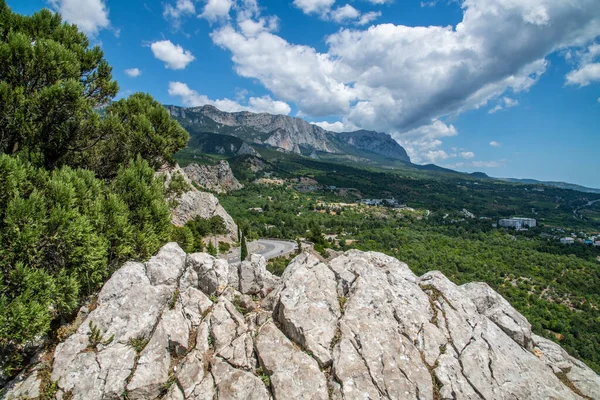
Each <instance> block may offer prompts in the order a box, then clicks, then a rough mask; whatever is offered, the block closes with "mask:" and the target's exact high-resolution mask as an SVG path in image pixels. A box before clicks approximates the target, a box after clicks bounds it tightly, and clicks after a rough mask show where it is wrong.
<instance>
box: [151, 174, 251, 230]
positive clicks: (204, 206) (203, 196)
mask: <svg viewBox="0 0 600 400" xmlns="http://www.w3.org/2000/svg"><path fill="white" fill-rule="evenodd" d="M157 174H159V175H162V176H164V177H165V186H166V187H167V188H168V187H169V186H170V184H171V181H172V180H173V178H174V177H176V176H178V175H179V176H180V177H181V178H182V179H183V180H184V181H185V183H186V184H187V189H186V190H185V191H183V192H182V193H175V194H173V195H172V196H173V198H172V199H170V200H171V202H172V204H173V207H172V208H171V221H172V222H173V224H174V225H176V226H183V225H185V223H186V222H188V221H190V220H192V219H194V218H196V217H200V218H210V217H213V216H215V215H216V216H219V217H221V218H223V221H224V222H225V227H226V229H227V233H228V237H229V238H230V239H232V240H238V237H237V231H238V229H237V225H236V223H235V221H234V220H233V218H232V217H231V215H229V214H228V213H227V211H225V209H224V208H223V206H222V205H221V204H220V203H219V199H217V198H216V197H215V196H214V195H213V194H211V193H207V192H201V191H200V190H198V189H196V188H195V187H194V186H193V185H192V181H191V180H190V178H189V177H188V176H187V174H186V173H185V171H184V170H183V169H182V168H181V167H180V166H179V165H176V166H175V167H165V168H162V169H161V170H160V171H159V172H157ZM234 179H235V178H234ZM238 183H239V182H238Z"/></svg>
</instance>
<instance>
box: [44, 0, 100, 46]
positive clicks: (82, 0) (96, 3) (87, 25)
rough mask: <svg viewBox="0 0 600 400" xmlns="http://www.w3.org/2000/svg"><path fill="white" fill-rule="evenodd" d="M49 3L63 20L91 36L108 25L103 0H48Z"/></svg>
mask: <svg viewBox="0 0 600 400" xmlns="http://www.w3.org/2000/svg"><path fill="white" fill-rule="evenodd" d="M49 3H50V6H51V7H52V8H53V9H54V10H55V11H58V12H59V13H60V14H61V15H62V17H63V19H64V20H65V21H67V22H69V23H71V24H75V25H77V27H78V28H79V29H80V30H81V31H83V32H85V33H86V34H87V35H89V36H91V37H95V36H96V35H97V34H98V32H99V31H100V30H101V29H104V28H108V27H109V26H110V20H109V19H108V8H106V4H105V2H104V0H50V1H49Z"/></svg>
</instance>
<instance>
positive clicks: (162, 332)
mask: <svg viewBox="0 0 600 400" xmlns="http://www.w3.org/2000/svg"><path fill="white" fill-rule="evenodd" d="M255 258H256V257H255ZM255 258H253V259H252V262H247V263H243V264H242V265H241V266H240V267H239V268H233V269H228V266H227V265H224V264H223V263H221V262H218V261H215V259H213V258H212V257H210V256H208V255H206V254H194V255H186V254H185V253H184V252H183V251H182V250H181V249H180V248H179V246H177V245H176V244H168V245H166V246H165V247H163V249H161V251H160V252H159V253H158V254H157V255H156V256H155V257H153V258H152V259H151V260H149V261H148V262H146V263H126V264H125V265H123V266H122V267H121V269H119V270H118V271H117V272H115V274H114V275H113V276H112V277H111V279H110V280H109V281H108V282H107V283H106V284H105V285H104V288H103V289H102V291H101V292H100V293H99V295H98V301H97V306H96V308H95V309H93V310H92V311H91V312H90V313H89V315H87V318H86V319H85V320H84V321H83V323H82V324H81V326H80V327H79V328H78V329H77V331H76V332H75V333H74V334H73V335H71V336H70V337H69V338H67V339H66V340H65V341H64V342H63V343H60V344H59V345H58V346H57V347H56V350H55V352H54V354H53V357H51V358H52V362H51V366H50V367H49V368H50V369H51V372H50V376H51V378H50V379H51V381H53V382H56V384H57V388H58V392H57V398H59V399H86V400H88V399H89V400H96V399H98V400H100V399H122V398H127V399H172V400H188V399H206V400H210V399H261V400H262V399H323V400H327V399H415V400H416V399H436V400H437V399H540V400H541V399H600V377H599V376H598V375H596V374H595V373H594V372H593V371H592V370H591V369H589V368H588V367H587V366H585V364H583V363H582V362H580V361H578V360H576V359H574V358H572V357H570V356H569V355H568V354H567V353H566V352H565V351H564V350H563V349H562V348H561V347H560V346H558V345H557V344H555V343H554V342H551V341H548V340H546V339H543V338H541V337H538V336H536V335H534V334H532V333H531V326H530V325H529V323H528V322H527V320H526V319H525V318H524V317H523V316H522V315H521V314H519V313H518V312H517V311H516V310H515V309H513V308H512V307H511V306H510V305H509V303H508V302H506V300H504V299H503V298H502V297H501V296H500V295H498V294H497V293H495V292H494V291H493V290H492V289H491V288H489V286H487V285H485V284H479V283H474V284H467V285H463V286H457V285H455V284H454V283H452V282H451V281H450V280H448V279H447V278H446V277H445V276H444V275H442V274H441V273H439V272H430V273H427V274H425V275H423V276H421V277H418V276H416V275H414V274H413V273H412V272H411V271H410V269H409V268H408V266H407V265H406V264H404V263H401V262H400V261H398V260H396V259H394V258H391V257H388V256H385V255H383V254H379V253H365V252H360V251H356V250H353V251H349V252H346V253H344V254H342V255H340V256H338V257H336V258H335V259H333V260H331V261H329V262H327V263H323V262H321V261H319V260H318V259H317V258H316V257H314V256H312V255H310V254H307V253H305V254H301V255H299V256H298V257H296V258H295V259H294V260H293V261H292V263H291V264H290V265H289V266H288V268H287V269H286V271H285V272H284V274H283V276H282V277H281V279H279V280H277V279H274V278H273V277H272V276H271V275H270V274H269V273H268V272H267V271H266V270H265V263H264V260H260V259H258V258H256V259H255ZM250 294H252V295H253V297H251V296H250ZM267 294H268V295H267ZM264 296H267V297H264ZM92 331H94V332H96V335H93V334H92ZM41 358H42V357H40V359H41ZM45 359H46V360H47V359H49V358H48V357H45ZM44 368H47V367H44ZM42 370H43V368H42V367H41V366H40V365H33V366H32V367H31V368H29V369H28V370H27V371H28V373H23V374H22V375H20V376H19V377H18V378H17V379H16V380H15V381H14V382H12V383H11V384H9V386H8V387H7V388H8V391H7V392H6V393H5V394H4V398H7V399H17V398H25V399H33V398H36V396H38V395H39V393H40V392H39V387H40V384H41V383H42V380H43V379H42V378H41V374H40V371H42ZM46 375H48V374H47V372H46Z"/></svg>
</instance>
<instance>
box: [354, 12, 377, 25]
mask: <svg viewBox="0 0 600 400" xmlns="http://www.w3.org/2000/svg"><path fill="white" fill-rule="evenodd" d="M379 17H381V12H380V11H371V12H368V13H365V14H363V15H361V16H360V18H359V19H358V22H357V23H356V24H357V25H361V26H362V25H367V24H369V23H371V22H373V21H375V20H376V19H377V18H379Z"/></svg>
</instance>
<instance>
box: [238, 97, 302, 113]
mask: <svg viewBox="0 0 600 400" xmlns="http://www.w3.org/2000/svg"><path fill="white" fill-rule="evenodd" d="M248 108H249V110H250V111H253V112H264V113H269V114H283V115H288V114H289V113H290V112H291V111H292V109H291V107H290V106H289V104H287V103H285V102H283V101H278V100H273V99H272V98H271V96H263V97H250V98H249V99H248Z"/></svg>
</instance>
